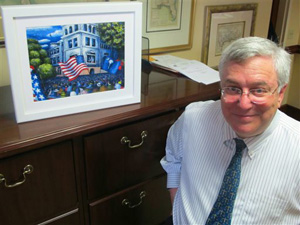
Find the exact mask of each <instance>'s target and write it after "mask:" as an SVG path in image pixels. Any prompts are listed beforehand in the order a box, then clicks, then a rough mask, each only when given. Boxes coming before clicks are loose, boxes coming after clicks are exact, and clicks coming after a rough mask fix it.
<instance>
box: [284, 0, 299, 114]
mask: <svg viewBox="0 0 300 225" xmlns="http://www.w3.org/2000/svg"><path fill="white" fill-rule="evenodd" d="M299 12H300V1H299V0H291V2H290V7H289V16H288V22H287V26H286V32H285V37H284V45H285V46H294V45H300V15H299ZM292 58H293V66H292V72H291V78H290V84H289V86H288V89H287V93H286V96H285V99H284V102H283V103H284V104H288V105H291V106H294V107H296V108H298V109H300V54H295V55H293V57H292Z"/></svg>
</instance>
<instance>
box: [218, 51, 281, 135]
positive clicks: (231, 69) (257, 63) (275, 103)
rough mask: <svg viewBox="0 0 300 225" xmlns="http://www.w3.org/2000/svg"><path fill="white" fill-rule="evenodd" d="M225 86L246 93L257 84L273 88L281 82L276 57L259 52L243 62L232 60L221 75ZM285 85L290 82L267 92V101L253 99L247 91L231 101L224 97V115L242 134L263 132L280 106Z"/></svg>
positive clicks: (256, 86)
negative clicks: (268, 93)
mask: <svg viewBox="0 0 300 225" xmlns="http://www.w3.org/2000/svg"><path fill="white" fill-rule="evenodd" d="M221 87H222V88H223V87H237V88H240V89H241V90H242V91H243V92H246V93H249V91H250V90H252V89H257V88H263V89H266V90H268V91H271V92H273V91H274V90H275V89H276V88H277V87H278V83H277V75H276V72H275V70H274V67H273V61H272V59H271V58H269V57H262V56H255V57H252V58H250V59H248V60H246V61H245V62H244V63H242V64H238V63H235V62H230V63H228V64H227V66H226V67H225V69H224V72H223V77H222V78H221ZM285 89H286V86H285V87H284V88H282V89H281V91H280V93H278V91H275V92H274V94H272V95H269V96H267V98H266V101H265V102H264V103H263V104H255V103H252V102H251V101H250V99H249V97H248V95H247V94H243V95H242V96H241V97H240V99H239V100H237V101H235V102H228V101H226V99H224V98H222V99H221V104H222V112H223V115H224V117H225V119H226V121H227V122H228V123H229V125H230V126H231V127H232V129H233V130H234V131H235V132H236V134H237V135H238V136H239V137H241V138H247V137H253V136H255V135H258V134H261V133H262V132H263V131H264V130H265V129H266V128H267V127H268V126H269V124H270V122H271V121H272V119H273V116H274V115H275V112H276V110H277V108H279V107H280V105H281V102H282V99H283V96H284V92H285Z"/></svg>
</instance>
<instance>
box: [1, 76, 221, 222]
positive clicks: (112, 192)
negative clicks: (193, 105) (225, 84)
mask: <svg viewBox="0 0 300 225" xmlns="http://www.w3.org/2000/svg"><path fill="white" fill-rule="evenodd" d="M142 76H143V77H142V98H141V103H138V104H133V105H126V106H120V107H115V108H110V109H103V110H98V111H92V112H85V113H79V114H74V115H69V116H63V117H56V118H50V119H45V120H40V121H32V122H27V123H22V124H17V123H16V121H15V118H14V111H13V107H12V97H11V94H10V93H11V92H10V87H1V88H0V174H1V175H0V180H1V183H0V199H1V201H0V216H1V219H0V223H1V224H5V225H18V224H22V225H27V224H51V225H89V224H95V225H102V224H103V225H107V224H109V225H111V224H118V225H119V224H122V225H123V224H124V225H127V224H128V225H135V224H137V225H139V224H143V225H147V224H149V225H156V224H159V223H160V222H162V221H163V220H164V219H165V218H167V217H168V215H169V213H170V210H171V205H170V199H169V193H168V191H167V190H166V175H165V172H164V171H163V169H162V168H161V166H160V159H161V158H162V157H163V156H164V154H165V153H164V151H165V150H164V148H165V143H166V136H167V132H168V129H169V127H170V126H171V125H172V124H173V123H174V121H175V120H176V119H177V118H178V116H179V115H180V114H181V112H182V109H183V108H184V107H185V106H186V105H187V104H189V103H190V102H193V101H199V100H208V99H218V98H219V93H218V89H219V84H218V83H215V84H212V85H203V84H198V83H195V82H193V81H191V80H188V79H185V78H183V77H180V76H178V75H176V74H171V75H166V74H162V73H161V72H159V71H152V72H151V73H150V74H149V73H147V74H146V73H143V74H142Z"/></svg>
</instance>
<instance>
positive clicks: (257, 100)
mask: <svg viewBox="0 0 300 225" xmlns="http://www.w3.org/2000/svg"><path fill="white" fill-rule="evenodd" d="M248 97H249V99H250V101H251V102H253V103H255V104H264V103H266V101H267V96H263V97H259V96H255V95H251V94H250V95H248Z"/></svg>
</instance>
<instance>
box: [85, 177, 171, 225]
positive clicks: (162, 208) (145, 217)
mask: <svg viewBox="0 0 300 225" xmlns="http://www.w3.org/2000/svg"><path fill="white" fill-rule="evenodd" d="M170 213H171V201H170V196H169V192H168V191H167V189H166V176H161V177H160V178H157V179H154V180H152V181H150V182H147V183H145V184H143V185H140V186H137V187H135V188H134V189H131V190H127V191H124V192H121V193H119V194H116V195H114V196H112V197H107V198H105V199H103V200H100V201H97V202H95V203H93V204H91V205H90V217H91V218H90V221H91V224H92V225H107V224H109V225H120V224H122V225H127V224H128V225H141V224H143V225H147V224H149V225H153V224H159V223H161V222H162V221H164V220H165V219H166V218H167V217H168V216H169V215H170Z"/></svg>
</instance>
